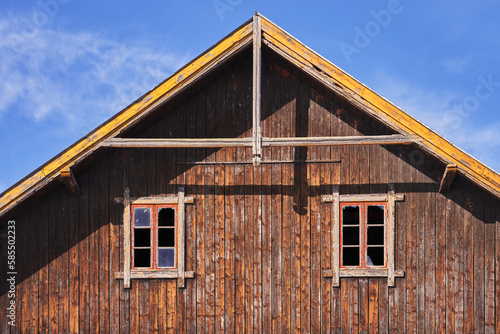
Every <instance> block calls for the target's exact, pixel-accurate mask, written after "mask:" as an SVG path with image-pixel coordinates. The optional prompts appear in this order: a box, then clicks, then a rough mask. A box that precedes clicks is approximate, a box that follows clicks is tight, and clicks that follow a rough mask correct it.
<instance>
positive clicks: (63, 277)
mask: <svg viewBox="0 0 500 334" xmlns="http://www.w3.org/2000/svg"><path fill="white" fill-rule="evenodd" d="M68 197H69V195H68V192H67V191H65V190H62V191H61V192H60V195H59V199H58V200H59V206H60V207H59V213H58V215H59V219H58V221H59V224H58V225H59V226H58V229H59V235H58V240H57V241H56V242H57V243H58V247H59V257H58V259H57V261H58V266H57V267H58V271H59V273H58V274H59V277H58V279H59V281H58V285H59V289H58V292H59V316H58V318H59V331H60V332H61V333H67V332H69V298H68V296H69V267H68V266H69V252H68V250H69V244H68V236H69V234H68V221H69V212H68V210H69V205H68Z"/></svg>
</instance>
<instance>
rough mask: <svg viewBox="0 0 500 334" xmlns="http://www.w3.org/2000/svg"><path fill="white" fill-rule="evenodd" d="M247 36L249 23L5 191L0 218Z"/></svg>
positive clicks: (215, 62) (248, 37) (217, 59)
mask: <svg viewBox="0 0 500 334" xmlns="http://www.w3.org/2000/svg"><path fill="white" fill-rule="evenodd" d="M251 36H252V22H251V20H250V21H247V22H246V23H245V24H243V25H242V26H241V27H239V28H238V29H236V30H235V31H234V32H232V33H231V34H229V35H228V36H227V37H226V38H224V39H223V40H221V41H220V42H219V43H218V44H216V45H215V46H213V47H212V48H211V49H209V50H208V51H206V52H205V53H204V54H202V55H200V56H199V57H197V58H196V59H194V60H193V61H192V62H190V63H189V64H187V65H186V66H184V67H183V68H182V69H180V70H179V71H178V72H176V73H175V74H173V75H172V76H170V77H169V78H168V79H166V80H165V81H164V82H162V83H161V84H159V85H158V86H157V87H156V88H154V89H153V90H151V91H150V92H149V93H147V94H146V95H144V96H143V97H142V98H141V99H139V100H137V101H136V102H135V103H133V104H131V105H130V106H128V107H126V108H125V109H124V110H122V111H121V112H119V113H118V114H117V115H115V116H113V117H112V118H111V119H109V120H108V121H107V122H106V123H104V124H103V125H101V126H100V127H98V128H97V129H95V130H94V131H92V132H91V133H90V134H89V135H87V136H86V137H84V138H82V139H81V140H79V141H78V142H76V143H75V144H73V145H72V146H71V147H69V148H68V149H66V150H65V151H63V152H62V153H61V154H59V155H58V156H56V157H55V158H53V159H52V160H50V161H49V162H47V163H46V164H45V165H43V166H42V167H40V168H39V169H38V170H36V171H34V172H33V173H31V174H30V175H28V176H27V177H26V178H24V179H23V180H21V181H19V182H18V183H16V184H15V185H13V186H12V187H10V188H9V189H7V190H6V191H5V192H4V193H3V194H1V197H0V216H2V215H4V214H5V213H6V212H7V211H8V210H10V209H11V208H12V207H14V206H15V205H16V204H17V203H18V202H20V201H22V200H23V199H24V198H26V197H27V196H29V195H30V194H31V193H32V192H33V191H36V190H37V189H39V188H40V187H41V186H44V185H46V184H48V183H49V182H51V181H52V180H54V179H55V178H57V177H58V176H59V172H60V171H61V169H63V168H67V167H70V166H71V165H73V164H74V163H75V162H77V161H78V160H79V159H80V158H81V157H82V156H83V155H86V154H90V153H91V152H92V151H94V150H96V149H97V148H98V147H99V144H100V143H101V142H102V141H104V140H106V139H108V138H111V137H113V136H116V135H117V134H118V133H120V131H121V130H122V129H124V128H126V127H128V126H130V125H131V124H133V123H134V122H135V121H137V120H138V119H139V118H141V116H142V115H143V114H144V113H145V112H146V111H148V110H150V108H151V106H153V105H155V104H156V103H157V102H159V101H160V100H165V99H166V98H168V97H170V96H172V95H173V94H174V93H175V92H176V91H177V90H179V89H180V88H182V87H184V86H185V85H186V84H188V83H189V82H190V79H192V78H193V77H194V76H196V75H197V74H199V73H200V72H202V71H203V70H205V69H210V68H212V66H214V65H217V64H218V61H219V60H220V59H221V58H222V57H223V56H224V55H225V54H227V53H228V52H230V51H231V50H233V49H235V48H237V47H238V46H240V45H241V44H242V43H244V42H245V41H247V40H250V41H251Z"/></svg>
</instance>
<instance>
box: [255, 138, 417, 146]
mask: <svg viewBox="0 0 500 334" xmlns="http://www.w3.org/2000/svg"><path fill="white" fill-rule="evenodd" d="M417 140H418V139H417V138H416V137H414V136H404V135H381V136H343V137H290V138H262V146H268V147H269V146H275V147H280V146H339V145H410V144H413V143H415V142H416V141H417Z"/></svg>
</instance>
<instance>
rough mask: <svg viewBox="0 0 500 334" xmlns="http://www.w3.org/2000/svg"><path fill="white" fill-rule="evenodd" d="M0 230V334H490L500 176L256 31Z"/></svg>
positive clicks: (20, 195)
mask: <svg viewBox="0 0 500 334" xmlns="http://www.w3.org/2000/svg"><path fill="white" fill-rule="evenodd" d="M0 228H1V233H0V237H1V239H0V240H1V243H0V245H1V247H0V248H1V249H0V254H1V256H0V260H1V263H0V281H1V282H2V284H1V285H0V287H1V290H0V321H1V322H0V332H1V333H29V332H32V333H37V332H50V333H77V332H80V333H108V332H111V333H139V332H140V333H149V332H159V333H164V332H180V333H184V332H189V333H223V332H225V333H271V332H273V333H290V332H294V333H329V332H334V333H358V332H360V333H364V332H381V333H387V332H397V333H413V332H418V333H424V332H426V333H435V332H439V333H442V332H447V333H473V332H476V333H482V332H486V333H500V242H499V240H500V175H499V174H498V173H496V172H495V171H493V170H491V169H489V168H488V167H486V166H485V165H483V164H482V163H480V162H479V161H477V160H475V159H474V158H472V157H471V156H469V155H468V154H466V153H465V152H463V151H461V150H460V149H458V148H456V147H455V146H453V145H452V144H451V143H449V142H448V141H446V140H445V139H443V138H442V137H440V136H439V135H437V134H436V133H435V132H433V131H432V130H430V129H428V128H426V127H425V126H423V125H422V124H421V123H419V122H417V121H416V120H415V119H413V118H412V117H411V116H409V115H408V114H406V113H404V112H403V111H402V110H400V109H398V108H397V107H396V106H394V105H393V104H391V103H390V102H388V101H387V100H385V99H383V98H382V97H380V96H379V95H377V94H375V93H374V92H373V91H371V90H370V89H368V88H367V87H365V86H363V85H362V84H360V83H359V82H358V81H356V80H355V79H354V78H352V77H351V76H349V75H348V74H346V73H344V72H342V71H341V70H340V69H338V68H337V67H335V66H334V65H333V64H331V63H330V62H328V61H327V60H325V59H324V58H322V57H320V56H319V55H317V54H316V53H314V52H313V51H312V50H310V49H308V48H307V47H306V46H304V45H303V44H302V43H300V42H299V41H297V40H296V39H295V38H293V37H292V36H290V35H289V34H287V33H286V32H285V31H283V30H282V29H281V28H279V27H277V26H276V25H275V24H273V23H272V22H270V21H269V20H268V19H266V18H265V17H263V16H261V15H259V14H256V15H255V16H254V17H253V18H252V19H251V20H249V21H248V22H246V23H245V24H243V25H242V26H241V27H239V28H238V29H236V30H235V31H234V32H232V33H231V34H230V35H228V36H227V37H226V38H224V39H223V40H221V41H220V42H219V43H218V44H216V45H215V46H213V47H212V48H211V49H209V50H208V51H206V52H205V53H204V54H202V55H201V56H199V57H198V58H196V59H195V60H193V61H192V62H191V63H189V64H188V65H186V66H185V67H184V68H182V69H180V70H179V71H178V72H177V73H175V74H174V75H172V76H171V77H170V78H168V79H167V80H165V81H164V82H162V83H161V84H160V85H158V86H157V87H156V88H154V89H153V90H152V91H150V92H149V93H147V94H146V95H144V96H143V97H142V98H140V99H139V100H137V101H136V102H134V103H133V104H131V105H130V106H129V107H127V108H126V109H124V110H123V111H121V112H120V113H118V114H117V115H115V116H114V117H113V118H111V119H110V120H109V121H107V122H106V123H105V124H103V125H102V126H100V127H98V128H97V129H95V130H94V131H93V132H91V133H90V134H89V135H88V136H86V137H84V138H83V139H81V140H80V141H78V142H77V143H75V144H74V145H73V146H71V147H69V148H68V149H67V150H65V151H64V152H62V153H61V154H59V155H58V156H56V157H54V158H53V159H52V160H50V161H49V162H47V163H46V164H45V165H44V166H42V167H41V168H40V169H38V170H36V171H34V172H33V173H32V174H30V175H28V176H27V177H26V178H24V179H23V180H21V181H20V182H18V183H17V184H15V185H14V186H13V187H11V188H10V189H8V190H6V191H5V192H4V193H3V194H1V195H0ZM5 282H7V284H5ZM12 325H15V326H12Z"/></svg>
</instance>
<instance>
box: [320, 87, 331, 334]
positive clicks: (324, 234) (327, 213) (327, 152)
mask: <svg viewBox="0 0 500 334" xmlns="http://www.w3.org/2000/svg"><path fill="white" fill-rule="evenodd" d="M327 94H328V91H327ZM323 103H324V110H322V113H321V118H320V134H319V135H320V136H331V119H332V101H331V100H330V96H326V97H325V99H324V102H323ZM320 159H321V160H330V159H331V148H330V147H321V148H320ZM331 188H332V187H331V164H330V163H322V164H321V165H320V189H319V194H320V195H323V194H325V195H326V194H330V193H331V190H332V189H331ZM319 205H320V213H319V214H320V225H321V231H320V233H321V238H320V242H319V244H320V256H321V267H320V277H321V281H320V283H321V304H320V307H321V332H329V331H330V328H331V327H332V326H331V320H332V319H331V318H332V316H331V289H332V281H333V279H325V278H323V277H322V275H321V273H322V272H323V271H324V270H327V269H330V270H333V268H332V241H331V236H332V224H331V217H332V215H331V212H332V211H331V210H332V203H321V202H320V203H319Z"/></svg>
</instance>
